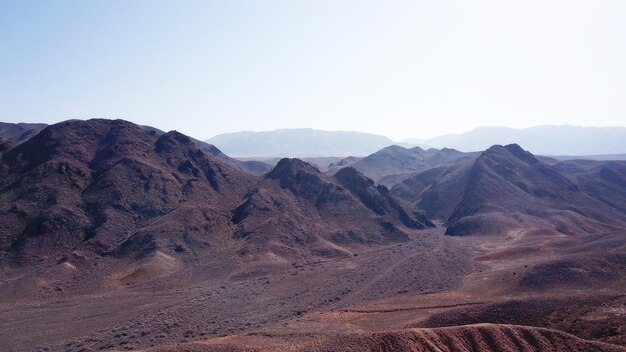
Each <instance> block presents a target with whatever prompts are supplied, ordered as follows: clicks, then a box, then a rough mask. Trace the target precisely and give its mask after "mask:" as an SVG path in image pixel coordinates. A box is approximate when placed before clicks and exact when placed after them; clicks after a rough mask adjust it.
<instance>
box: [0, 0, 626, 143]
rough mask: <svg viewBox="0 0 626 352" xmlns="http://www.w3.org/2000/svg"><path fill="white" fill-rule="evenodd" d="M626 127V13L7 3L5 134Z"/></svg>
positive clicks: (422, 132) (572, 4)
mask: <svg viewBox="0 0 626 352" xmlns="http://www.w3.org/2000/svg"><path fill="white" fill-rule="evenodd" d="M90 117H107V118H123V119H127V120H130V121H133V122H137V123H141V124H148V125H152V126H155V127H158V128H161V129H164V130H171V129H177V130H179V131H181V132H183V133H187V134H190V135H192V136H194V137H197V138H200V139H206V138H208V137H211V136H213V135H215V134H219V133H223V132H232V131H239V130H271V129H276V128H292V127H312V128H321V129H330V130H356V131H365V132H372V133H379V134H384V135H387V136H389V137H391V138H394V139H403V138H407V137H422V138H423V137H431V136H435V135H439V134H443V133H449V132H462V131H465V130H469V129H472V128H474V127H477V126H483V125H502V126H510V127H528V126H533V125H541V124H575V125H583V126H585V125H587V126H592V125H596V126H606V125H626V1H623V0H616V1H610V0H597V1H590V0H585V1H572V0H564V1H549V0H536V1H535V0H526V1H513V0H502V1H496V0H490V1H481V0H472V1H466V0H459V1H440V0H432V1H364V0H358V1H344V0H334V1H320V0H315V1H299V0H286V1H271V0H258V1H236V0H225V1H209V0H202V1H181V0H176V1H175V0H171V1H155V0H145V1H138V0H120V1H114V0H107V1H88V0H80V1H60V0H55V1H49V0H45V1H44V0H42V1H29V0H0V121H4V122H19V121H28V122H47V123H52V122H57V121H61V120H65V119H68V118H90Z"/></svg>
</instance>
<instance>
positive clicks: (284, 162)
mask: <svg viewBox="0 0 626 352" xmlns="http://www.w3.org/2000/svg"><path fill="white" fill-rule="evenodd" d="M299 172H305V173H308V174H319V173H320V171H319V170H318V169H317V168H315V166H313V165H311V164H309V163H307V162H306V161H302V160H300V159H297V158H283V159H280V161H278V164H276V166H275V167H274V169H272V171H270V172H269V173H268V174H267V177H268V178H271V179H277V180H283V179H286V178H292V177H294V176H295V175H296V174H298V173H299Z"/></svg>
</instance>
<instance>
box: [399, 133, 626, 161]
mask: <svg viewBox="0 0 626 352" xmlns="http://www.w3.org/2000/svg"><path fill="white" fill-rule="evenodd" d="M404 142H405V143H413V144H417V145H420V146H428V147H434V148H444V147H447V148H454V149H458V150H460V151H464V152H472V151H480V150H485V149H487V148H489V147H491V146H492V145H496V144H500V145H506V144H511V143H517V144H519V145H523V146H524V147H525V148H528V150H532V151H533V153H535V154H541V155H598V154H624V153H626V127H579V126H537V127H530V128H523V129H513V128H508V127H479V128H476V129H474V130H471V131H469V132H466V133H461V134H448V135H443V136H439V137H435V138H431V139H414V138H411V139H407V140H405V141H404Z"/></svg>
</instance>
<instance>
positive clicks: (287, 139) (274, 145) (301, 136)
mask: <svg viewBox="0 0 626 352" xmlns="http://www.w3.org/2000/svg"><path fill="white" fill-rule="evenodd" d="M206 142H207V143H209V144H213V145H215V146H216V147H218V148H219V149H220V150H221V151H223V152H224V153H226V154H227V155H230V156H232V157H298V158H302V157H315V156H350V155H357V156H365V155H369V154H372V153H374V152H375V151H377V150H380V149H382V148H384V147H388V146H390V145H392V144H396V142H394V141H392V140H391V139H389V138H387V137H385V136H380V135H375V134H369V133H361V132H346V131H323V130H315V129H310V128H302V129H280V130H275V131H265V132H250V131H246V132H236V133H226V134H220V135H217V136H215V137H213V138H211V139H208V140H206Z"/></svg>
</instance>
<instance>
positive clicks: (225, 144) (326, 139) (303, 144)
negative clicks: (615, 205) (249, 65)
mask: <svg viewBox="0 0 626 352" xmlns="http://www.w3.org/2000/svg"><path fill="white" fill-rule="evenodd" d="M206 142H207V143H210V144H213V145H215V146H216V147H218V148H219V149H220V150H222V151H223V152H224V153H225V154H227V155H230V156H232V157H298V158H303V157H320V156H327V157H329V156H335V157H345V156H366V155H370V154H372V153H374V152H376V151H378V150H380V149H382V148H385V147H388V146H390V145H394V144H396V145H400V146H403V147H414V146H419V147H421V148H424V149H428V148H437V149H442V148H452V149H456V150H459V151H462V152H475V151H481V150H486V149H488V148H489V147H491V146H492V145H496V144H500V145H507V144H512V143H516V144H519V145H522V146H524V148H527V149H528V150H532V151H533V153H535V154H537V155H558V156H569V155H576V156H588V155H603V156H602V157H601V158H600V159H601V160H608V159H623V158H624V155H623V154H625V153H626V127H577V126H537V127H531V128H524V129H514V128H508V127H479V128H476V129H474V130H471V131H469V132H466V133H461V134H447V135H443V136H439V137H435V138H430V139H416V138H411V139H406V140H404V141H401V142H398V141H392V140H391V139H389V138H387V137H385V136H381V135H375V134H368V133H360V132H345V131H323V130H314V129H280V130H275V131H265V132H251V131H246V132H236V133H227V134H221V135H217V136H215V137H213V138H211V139H208V140H207V141H206ZM614 154H622V155H621V156H617V157H615V156H613V155H614Z"/></svg>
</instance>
